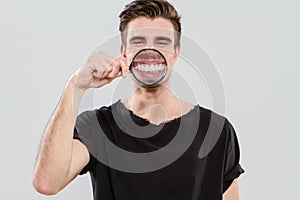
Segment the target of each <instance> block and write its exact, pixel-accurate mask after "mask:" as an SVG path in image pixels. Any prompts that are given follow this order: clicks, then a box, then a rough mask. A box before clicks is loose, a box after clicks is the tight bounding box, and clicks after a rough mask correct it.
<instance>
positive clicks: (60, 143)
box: [33, 17, 238, 200]
mask: <svg viewBox="0 0 300 200" xmlns="http://www.w3.org/2000/svg"><path fill="white" fill-rule="evenodd" d="M150 27H151V29H149V28H150ZM127 30H128V35H127V42H126V46H125V45H123V44H122V45H121V47H120V51H121V55H122V56H121V57H120V58H118V59H113V58H111V57H110V56H108V55H107V54H105V53H104V52H98V53H96V54H94V55H92V56H91V57H89V59H88V60H87V62H86V63H85V65H84V66H82V67H81V68H80V69H78V70H77V71H76V72H75V73H74V74H73V75H72V76H71V77H70V79H69V80H68V81H67V83H66V85H65V89H64V92H63V94H62V96H61V99H60V101H59V103H58V105H57V108H56V109H55V111H54V113H53V115H52V116H51V118H50V120H49V122H48V124H47V126H46V128H45V130H44V135H43V138H42V141H41V144H40V149H39V153H38V156H37V160H36V164H35V168H34V173H33V186H34V188H35V189H36V190H37V191H38V192H39V193H42V194H46V195H53V194H56V193H58V192H59V191H61V190H62V189H63V188H64V187H65V186H66V185H68V184H69V183H70V182H71V181H72V180H73V179H74V178H75V177H76V176H78V174H79V173H80V171H81V170H82V169H83V167H84V166H85V165H86V164H87V163H88V162H89V152H88V150H87V148H86V146H85V145H83V144H82V143H81V142H80V141H78V140H75V139H73V129H74V126H75V121H76V117H77V114H78V108H79V104H80V101H81V99H82V96H83V94H84V92H85V91H86V90H87V89H88V88H101V87H102V86H104V85H106V84H109V83H110V82H111V81H112V80H114V79H115V78H119V77H125V76H126V75H127V74H128V73H129V69H128V63H130V62H131V60H132V57H133V56H134V55H135V53H136V52H137V51H138V50H140V49H142V48H156V49H158V50H160V51H161V52H162V54H163V55H164V56H165V58H166V59H167V63H168V67H169V70H168V74H167V75H166V77H165V78H164V79H163V81H162V82H161V85H160V86H159V87H155V88H150V89H149V88H145V87H142V86H140V85H139V84H137V83H135V82H134V91H133V92H132V94H131V95H130V96H129V97H128V98H126V99H123V100H122V101H121V102H122V103H123V104H124V106H126V107H127V108H128V109H130V110H132V111H133V113H135V114H136V115H138V116H140V117H143V118H145V119H148V120H149V121H150V122H151V123H154V124H159V123H161V122H164V121H168V120H172V119H174V118H176V117H180V116H181V115H183V114H185V113H187V112H189V111H190V110H191V109H192V108H193V107H194V105H192V104H190V103H187V102H184V101H182V100H180V99H178V98H177V97H175V96H174V95H173V94H172V91H171V89H170V87H171V83H170V75H171V71H172V68H173V65H174V64H175V63H176V61H177V58H178V56H179V53H180V46H177V47H174V35H173V34H170V33H173V31H174V27H173V25H172V24H171V22H170V21H168V20H166V19H163V18H156V19H154V20H152V19H148V18H145V17H141V18H137V19H134V20H132V21H131V22H129V24H128V27H127ZM145 30H146V31H145ZM151 30H152V31H151ZM136 36H143V39H142V42H140V41H138V42H137V41H135V40H132V38H136ZM161 36H163V37H164V38H169V39H170V40H169V42H166V41H165V40H163V42H162V41H161V40H160V39H159V38H161ZM120 69H121V71H120ZM223 199H225V200H238V186H237V180H235V181H234V182H233V183H232V185H231V186H230V187H229V188H228V190H227V191H226V192H225V193H224V195H223Z"/></svg>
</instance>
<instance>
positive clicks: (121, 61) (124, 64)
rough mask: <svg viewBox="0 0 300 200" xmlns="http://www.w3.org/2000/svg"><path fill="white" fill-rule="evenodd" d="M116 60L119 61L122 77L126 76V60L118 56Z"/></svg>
mask: <svg viewBox="0 0 300 200" xmlns="http://www.w3.org/2000/svg"><path fill="white" fill-rule="evenodd" d="M118 61H119V63H120V67H121V72H122V76H123V77H126V74H127V73H129V67H128V63H127V61H126V60H125V59H123V58H119V59H118Z"/></svg>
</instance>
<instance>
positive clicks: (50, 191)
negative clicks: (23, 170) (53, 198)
mask: <svg viewBox="0 0 300 200" xmlns="http://www.w3.org/2000/svg"><path fill="white" fill-rule="evenodd" d="M32 185H33V187H34V189H35V190H36V191H37V192H38V193H40V194H44V195H55V194H57V193H58V192H59V191H60V190H59V189H58V188H56V187H55V184H53V183H51V181H48V180H47V178H42V177H41V176H39V175H34V176H33V178H32Z"/></svg>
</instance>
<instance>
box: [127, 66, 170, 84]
mask: <svg viewBox="0 0 300 200" xmlns="http://www.w3.org/2000/svg"><path fill="white" fill-rule="evenodd" d="M132 70H133V71H134V72H133V73H134V75H135V77H136V78H137V79H138V80H139V81H140V82H143V83H149V82H150V83H157V82H158V81H160V80H161V79H162V78H163V77H164V76H165V74H166V69H164V70H161V71H158V72H155V71H154V72H149V71H148V72H145V71H141V70H138V69H137V68H136V67H133V69H132Z"/></svg>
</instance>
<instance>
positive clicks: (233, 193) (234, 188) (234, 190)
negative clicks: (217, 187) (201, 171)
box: [223, 179, 239, 200]
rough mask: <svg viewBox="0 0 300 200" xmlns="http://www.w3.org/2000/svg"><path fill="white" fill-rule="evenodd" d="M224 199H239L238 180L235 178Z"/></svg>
mask: <svg viewBox="0 0 300 200" xmlns="http://www.w3.org/2000/svg"><path fill="white" fill-rule="evenodd" d="M223 199H224V200H239V189H238V181H237V179H234V181H233V182H232V183H231V185H230V186H229V188H228V189H227V190H226V191H225V193H224V194H223Z"/></svg>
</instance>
